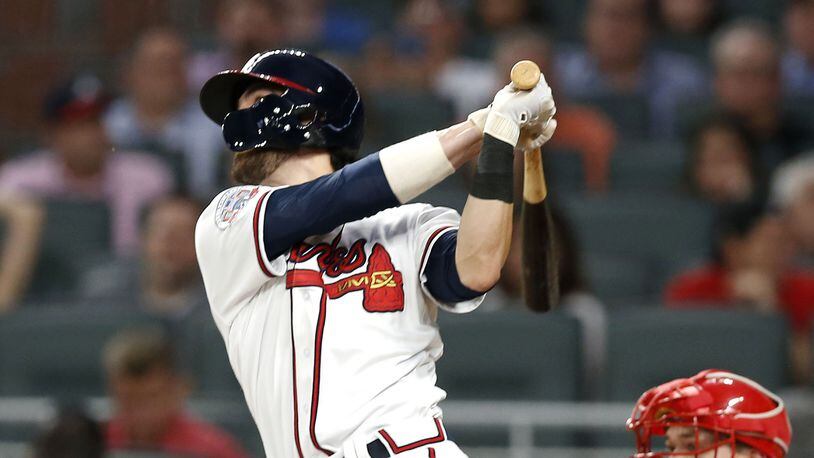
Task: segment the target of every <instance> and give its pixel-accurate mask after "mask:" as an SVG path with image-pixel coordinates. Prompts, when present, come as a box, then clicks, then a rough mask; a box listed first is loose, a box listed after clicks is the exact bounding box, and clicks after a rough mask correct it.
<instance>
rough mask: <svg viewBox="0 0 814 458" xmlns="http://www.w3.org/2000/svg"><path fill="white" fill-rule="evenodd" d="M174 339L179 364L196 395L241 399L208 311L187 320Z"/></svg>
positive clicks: (222, 345)
mask: <svg viewBox="0 0 814 458" xmlns="http://www.w3.org/2000/svg"><path fill="white" fill-rule="evenodd" d="M176 336H177V338H178V347H179V353H180V356H181V361H183V363H184V367H185V368H186V369H187V370H189V371H190V372H191V375H192V377H193V379H194V381H195V387H196V388H197V391H198V392H199V393H200V394H202V395H205V396H214V397H221V398H242V396H243V395H242V392H241V390H240V385H239V384H238V382H237V379H236V378H235V374H234V371H233V370H232V366H231V364H230V363H229V356H228V355H227V353H226V346H225V344H224V343H223V337H221V335H220V332H219V331H218V329H217V327H216V326H215V322H214V320H213V318H212V315H210V314H209V311H208V310H206V311H203V312H202V313H197V314H195V316H193V317H190V318H189V319H187V320H186V321H185V322H184V323H183V324H182V325H181V328H180V329H178V333H177V334H176Z"/></svg>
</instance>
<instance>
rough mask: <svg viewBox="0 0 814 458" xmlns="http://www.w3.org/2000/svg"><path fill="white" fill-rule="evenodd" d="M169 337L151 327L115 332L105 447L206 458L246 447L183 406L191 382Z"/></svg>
mask: <svg viewBox="0 0 814 458" xmlns="http://www.w3.org/2000/svg"><path fill="white" fill-rule="evenodd" d="M174 352H175V350H174V348H173V346H172V344H171V343H170V342H169V340H168V339H167V337H166V336H165V335H164V334H163V333H161V332H159V331H157V330H152V329H142V330H133V331H129V332H123V333H121V334H119V335H117V336H115V337H114V338H113V339H112V340H111V341H110V342H109V343H108V344H107V345H106V346H105V350H104V366H105V370H106V372H107V377H108V383H109V387H110V394H111V397H112V400H113V408H114V416H113V418H111V420H110V421H109V422H108V424H107V425H106V436H107V447H108V450H111V451H113V450H149V451H157V452H164V453H168V454H173V455H184V456H187V455H189V456H195V457H205V458H235V457H244V456H246V454H245V452H244V451H243V450H241V448H240V447H239V446H238V445H237V443H236V442H235V441H234V439H232V438H231V437H230V436H229V435H227V434H226V433H225V432H223V431H221V430H220V429H218V428H216V427H215V426H212V425H209V424H206V423H204V422H202V421H200V420H197V419H195V418H193V417H192V416H190V415H189V414H188V413H186V412H185V411H184V403H185V401H186V398H187V396H188V394H189V391H190V390H189V382H188V380H186V379H185V377H184V376H182V375H181V374H180V373H179V371H178V368H177V366H176V361H175V355H174Z"/></svg>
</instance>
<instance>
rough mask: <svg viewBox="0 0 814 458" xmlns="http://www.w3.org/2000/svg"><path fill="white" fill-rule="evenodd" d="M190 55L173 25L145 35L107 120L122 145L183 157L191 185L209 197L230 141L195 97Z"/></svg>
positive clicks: (115, 140)
mask: <svg viewBox="0 0 814 458" xmlns="http://www.w3.org/2000/svg"><path fill="white" fill-rule="evenodd" d="M187 54H188V50H187V46H186V43H185V42H184V40H183V38H182V37H181V36H180V35H179V34H178V33H177V32H175V31H174V30H172V29H153V30H150V31H147V32H145V33H144V34H143V35H141V36H140V37H139V38H138V40H137V41H136V44H135V47H134V49H133V52H132V54H131V55H130V56H129V59H128V62H127V63H126V64H125V66H124V68H123V69H122V72H123V75H124V88H125V96H124V97H122V98H119V99H117V100H115V101H113V102H112V103H111V104H110V108H109V109H108V111H107V113H106V114H105V118H104V121H105V127H106V128H107V131H108V135H110V138H111V139H112V141H113V144H114V145H115V146H116V147H118V148H138V149H143V150H147V151H153V152H156V153H160V154H163V155H165V156H166V157H168V158H170V157H176V159H180V162H182V163H183V166H181V167H180V169H181V170H182V171H183V172H184V177H183V178H184V179H185V180H186V182H187V185H188V187H189V189H190V190H191V191H192V192H193V193H194V194H195V195H196V196H198V197H201V198H205V197H211V194H212V193H213V192H214V191H215V188H216V177H217V175H218V174H217V170H218V167H219V165H220V162H219V161H220V156H221V154H222V152H223V151H224V150H225V143H224V141H223V138H222V136H221V132H220V129H219V128H218V126H217V125H215V124H213V123H212V122H211V121H210V120H209V119H207V118H206V116H205V115H204V114H203V112H202V111H201V109H200V107H199V106H198V102H197V97H190V90H189V87H188V85H187V69H188V62H187V57H188V55H187ZM176 155H180V157H177V156H176ZM168 161H170V162H172V161H171V160H170V159H168ZM176 163H177V162H176Z"/></svg>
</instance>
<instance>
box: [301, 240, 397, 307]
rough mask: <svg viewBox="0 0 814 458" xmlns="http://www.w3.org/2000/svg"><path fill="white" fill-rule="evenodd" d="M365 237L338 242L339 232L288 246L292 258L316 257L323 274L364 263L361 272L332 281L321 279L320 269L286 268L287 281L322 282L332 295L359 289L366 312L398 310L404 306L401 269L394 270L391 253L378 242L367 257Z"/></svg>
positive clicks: (335, 274)
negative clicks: (329, 237) (327, 239)
mask: <svg viewBox="0 0 814 458" xmlns="http://www.w3.org/2000/svg"><path fill="white" fill-rule="evenodd" d="M366 242H367V241H366V240H364V239H360V240H357V241H355V242H353V244H351V246H350V248H345V247H341V246H338V244H339V236H336V237H335V238H334V239H333V241H332V242H331V243H330V244H328V243H319V244H316V245H310V244H307V243H300V244H298V245H296V246H295V247H294V248H293V249H292V250H291V258H290V260H291V261H294V262H304V261H307V260H309V259H312V258H314V257H316V260H317V264H318V265H319V269H320V271H321V272H323V273H324V274H325V275H327V276H328V277H331V278H336V277H338V276H339V275H340V274H348V273H351V272H353V271H355V270H357V269H358V268H359V267H361V266H362V265H364V263H365V261H367V269H366V270H365V271H364V272H361V273H357V274H355V275H351V276H349V277H346V278H343V279H341V280H338V281H335V282H333V283H324V282H323V281H322V275H321V274H320V272H315V271H309V270H301V269H294V270H291V271H289V272H288V279H287V281H286V284H287V285H288V287H296V286H322V287H323V289H324V290H325V291H326V293H327V294H328V297H329V298H331V299H337V298H340V297H342V296H344V295H345V294H347V293H351V292H354V291H361V292H362V294H363V299H362V306H363V307H364V309H365V310H367V311H368V312H398V311H401V310H404V285H403V282H402V277H401V272H399V271H397V270H396V268H395V266H393V261H392V260H391V259H390V254H389V253H388V252H387V250H386V249H385V248H384V246H382V245H381V244H380V243H376V244H374V245H373V249H372V250H371V252H370V256H369V257H368V256H367V254H366V253H365V243H366Z"/></svg>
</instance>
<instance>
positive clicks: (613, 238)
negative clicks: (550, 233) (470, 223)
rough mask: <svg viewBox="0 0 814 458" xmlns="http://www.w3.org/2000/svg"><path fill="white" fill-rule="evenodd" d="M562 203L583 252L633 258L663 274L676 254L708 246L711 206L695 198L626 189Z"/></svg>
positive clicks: (694, 253)
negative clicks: (694, 199)
mask: <svg viewBox="0 0 814 458" xmlns="http://www.w3.org/2000/svg"><path fill="white" fill-rule="evenodd" d="M560 204H561V207H562V208H563V210H564V211H565V214H566V215H567V216H568V218H569V220H570V221H571V223H572V226H573V227H574V230H575V231H576V233H577V238H578V240H579V245H580V248H581V249H582V251H583V252H585V253H589V254H609V255H616V256H624V257H635V258H636V259H641V260H643V262H645V263H646V264H647V269H651V272H653V273H655V274H657V275H664V272H666V271H668V270H670V269H672V268H673V267H674V265H675V262H676V261H675V260H676V259H682V260H685V259H693V258H696V257H705V256H706V254H707V252H708V250H709V246H710V235H711V231H710V229H711V225H712V216H713V214H712V211H711V209H710V208H708V207H707V206H705V205H702V204H700V203H698V202H695V201H692V200H686V199H678V198H671V197H666V196H663V195H662V196H659V195H652V194H643V193H635V194H632V193H631V194H628V193H625V194H609V195H607V196H602V197H570V198H565V199H562V200H561V201H560ZM660 283H661V281H658V282H655V283H653V284H651V285H650V286H649V287H650V289H651V290H655V289H656V288H657V287H658V286H660Z"/></svg>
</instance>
